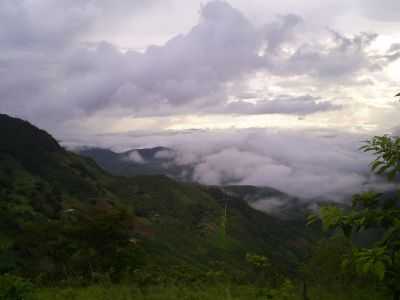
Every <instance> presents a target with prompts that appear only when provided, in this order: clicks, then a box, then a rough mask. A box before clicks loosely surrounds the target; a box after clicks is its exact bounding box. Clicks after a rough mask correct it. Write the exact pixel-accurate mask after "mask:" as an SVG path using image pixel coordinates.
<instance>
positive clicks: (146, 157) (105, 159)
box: [76, 147, 191, 181]
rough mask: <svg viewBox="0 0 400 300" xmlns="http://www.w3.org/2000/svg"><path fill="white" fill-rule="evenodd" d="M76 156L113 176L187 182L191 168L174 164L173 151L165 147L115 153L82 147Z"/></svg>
mask: <svg viewBox="0 0 400 300" xmlns="http://www.w3.org/2000/svg"><path fill="white" fill-rule="evenodd" d="M76 152H77V153H78V154H80V155H82V156H85V157H89V158H92V159H93V160H95V161H96V162H97V163H98V164H99V166H101V167H102V168H103V169H104V170H106V171H108V172H110V173H111V174H114V175H120V176H136V175H165V176H169V177H171V178H175V179H177V180H181V181H189V179H190V173H191V168H190V167H189V166H179V165H177V164H176V163H175V162H174V155H175V151H174V150H173V149H170V148H165V147H155V148H145V149H132V150H129V151H125V152H122V153H116V152H114V151H111V150H109V149H103V148H90V147H83V148H80V149H77V151H76Z"/></svg>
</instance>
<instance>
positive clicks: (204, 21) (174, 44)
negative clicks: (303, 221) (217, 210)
mask: <svg viewBox="0 0 400 300" xmlns="http://www.w3.org/2000/svg"><path fill="white" fill-rule="evenodd" d="M145 2H146V1H118V3H117V5H116V6H115V7H116V8H115V9H114V8H110V7H108V4H105V3H106V2H104V1H87V0H74V1H72V2H71V1H60V3H59V2H57V7H56V6H55V4H54V3H53V2H52V1H47V0H46V1H11V0H6V1H2V2H1V4H0V16H1V18H2V24H4V26H2V28H1V29H0V49H1V50H2V51H1V54H0V75H1V77H2V79H3V80H2V81H1V82H0V99H1V102H0V110H1V111H3V112H8V113H12V114H15V115H17V116H22V117H25V118H28V119H30V120H33V121H35V122H38V123H39V124H40V125H42V126H44V127H45V128H51V129H53V130H55V129H54V128H57V127H58V126H59V130H63V129H62V128H63V126H65V121H68V120H84V119H85V118H86V117H88V116H91V115H94V114H99V113H104V112H106V113H107V114H108V115H113V114H114V115H116V116H115V118H119V117H121V114H122V115H123V116H130V117H143V116H146V117H152V116H160V115H169V116H171V115H177V114H204V113H219V114H223V113H240V114H269V113H280V114H295V115H306V114H311V113H316V112H326V111H329V110H336V109H338V108H339V105H337V104H336V103H335V100H336V99H332V98H331V97H327V98H326V99H325V98H324V97H322V96H321V95H320V94H318V95H315V96H314V95H312V94H311V95H310V94H309V93H307V94H304V93H303V94H299V93H298V92H296V91H293V92H291V91H288V92H280V91H279V92H268V93H266V94H265V93H264V94H263V93H261V94H260V95H258V99H257V100H258V101H256V102H255V103H250V102H246V101H243V100H244V99H241V98H240V95H238V94H235V93H233V92H234V91H237V89H238V88H236V89H235V88H232V87H235V86H241V84H242V82H243V80H245V79H247V78H248V77H249V76H252V75H253V74H255V73H257V72H262V73H265V74H270V75H271V76H278V77H280V78H282V79H285V78H288V77H296V76H297V77H298V76H300V77H307V78H310V79H311V80H314V81H316V82H320V81H324V82H331V83H335V82H336V81H338V80H342V81H346V80H349V82H350V81H351V82H353V79H354V78H355V77H357V76H358V75H359V74H360V73H363V72H373V71H376V70H380V69H382V68H383V67H385V66H386V65H388V64H389V63H391V62H393V61H395V60H397V59H398V57H399V55H400V54H399V53H400V50H399V49H397V48H396V47H395V46H393V47H392V48H391V50H390V52H384V53H381V54H377V53H371V52H370V51H369V46H370V45H371V43H372V42H373V41H374V40H375V38H376V35H374V34H366V33H361V34H358V35H354V36H346V35H344V34H341V33H338V32H335V31H333V30H330V29H328V30H326V29H318V30H310V29H309V26H308V25H307V20H303V19H302V18H301V17H299V16H297V15H293V14H291V15H283V16H279V17H278V18H277V20H276V21H271V22H267V24H265V25H262V26H256V25H254V24H253V23H251V22H250V21H249V19H248V18H247V17H246V16H244V14H243V13H242V12H240V11H239V10H237V9H235V8H233V7H232V6H231V5H229V4H228V3H226V2H223V1H218V0H217V1H211V2H209V3H207V4H206V5H204V6H203V7H202V9H201V16H200V20H199V22H198V24H197V25H196V26H194V27H193V28H192V29H191V30H190V31H189V32H188V33H186V34H182V35H177V36H175V37H173V38H172V39H170V40H169V41H168V42H167V43H165V44H164V45H162V46H151V47H149V48H148V49H147V50H146V51H145V52H144V53H141V52H136V51H127V52H124V51H121V50H120V49H118V48H117V47H116V46H115V45H112V44H111V43H108V42H100V43H92V42H90V43H88V41H90V38H89V37H90V34H91V32H92V31H93V30H94V29H93V28H97V27H98V26H100V25H99V21H98V19H99V18H100V17H101V18H103V17H104V18H105V19H104V20H114V19H117V16H123V15H121V14H123V12H124V11H135V10H137V9H139V8H140V7H143V6H146V4H145ZM131 3H134V4H131ZM126 6H128V7H126ZM125 17H126V16H125ZM232 93H233V94H232ZM232 97H233V98H235V101H234V102H233V103H232V101H231V99H232ZM332 100H333V101H332Z"/></svg>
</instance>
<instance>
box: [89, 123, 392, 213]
mask: <svg viewBox="0 0 400 300" xmlns="http://www.w3.org/2000/svg"><path fill="white" fill-rule="evenodd" d="M366 138H367V136H365V135H358V134H349V133H344V132H337V131H334V130H324V131H305V130H274V129H243V130H223V131H188V132H180V133H169V134H166V133H164V134H150V133H146V134H145V135H143V136H140V135H137V134H132V135H129V134H120V135H108V136H102V137H101V138H99V139H98V141H99V144H95V145H97V146H102V147H109V146H113V147H116V145H119V146H122V147H123V148H121V149H114V150H117V151H118V150H126V149H132V148H143V147H154V146H160V145H161V146H165V147H168V148H171V149H174V152H168V153H160V155H161V156H162V157H167V158H168V159H172V160H173V161H174V162H175V164H177V165H180V166H190V167H191V168H193V180H195V181H198V182H200V183H203V184H210V185H220V184H241V185H256V186H268V187H272V188H275V189H278V190H281V191H283V192H286V193H288V194H290V195H293V196H297V197H302V198H305V199H310V200H327V199H329V200H335V201H341V200H343V199H345V198H346V197H347V199H348V197H350V196H351V195H352V194H353V193H357V192H360V191H362V190H369V189H377V190H384V189H387V188H390V187H391V186H390V185H387V184H386V183H385V180H384V179H382V178H378V177H376V176H374V175H373V174H371V172H370V170H369V163H370V162H371V161H372V159H373V157H372V156H370V155H369V154H365V153H361V152H360V151H359V147H360V146H361V145H362V141H363V140H365V139H366ZM86 142H87V140H86ZM259 204H260V205H261V206H262V205H263V204H262V203H259Z"/></svg>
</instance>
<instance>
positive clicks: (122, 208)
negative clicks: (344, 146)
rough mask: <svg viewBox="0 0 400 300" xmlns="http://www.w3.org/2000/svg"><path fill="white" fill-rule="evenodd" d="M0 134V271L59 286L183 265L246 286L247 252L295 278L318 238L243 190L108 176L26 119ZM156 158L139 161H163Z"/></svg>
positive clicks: (4, 124) (151, 154)
mask: <svg viewBox="0 0 400 300" xmlns="http://www.w3.org/2000/svg"><path fill="white" fill-rule="evenodd" d="M0 136H1V137H2V139H1V141H0V273H4V272H7V273H16V274H22V275H23V276H26V277H30V278H33V279H37V278H39V277H40V280H41V281H46V280H47V281H52V282H53V281H57V280H65V279H68V278H71V277H73V278H75V277H79V276H81V277H82V276H83V277H85V278H88V277H91V276H93V274H108V275H109V276H111V277H112V278H119V277H120V276H124V274H127V273H129V274H131V275H132V276H139V275H138V274H142V275H143V274H153V273H152V272H155V273H156V274H158V275H159V274H160V273H168V274H167V275H166V276H167V277H168V278H169V277H170V275H171V274H169V273H170V272H175V273H176V270H177V268H178V269H179V270H186V271H184V272H183V273H182V274H185V276H186V275H187V276H189V275H188V274H196V276H199V275H198V274H203V275H204V274H206V273H207V272H210V270H211V271H220V270H223V272H224V273H226V274H228V275H229V276H232V277H234V278H237V279H238V280H239V279H240V278H243V276H244V275H243V274H244V273H245V272H246V271H249V269H250V267H249V265H248V264H247V263H246V260H245V256H246V253H259V254H263V255H266V256H268V257H270V258H271V260H272V262H273V265H274V266H276V269H277V270H278V269H280V270H282V272H289V271H291V270H294V268H295V266H296V265H297V264H298V263H299V261H300V260H301V258H302V257H303V256H304V255H305V253H306V252H307V251H308V250H307V249H308V246H309V245H310V244H311V243H312V242H313V241H314V240H315V238H316V237H317V235H316V234H315V232H314V230H313V229H312V228H307V227H306V226H305V223H304V221H303V220H284V219H281V218H277V217H275V216H273V215H267V214H265V213H263V212H260V211H258V210H255V209H253V208H252V207H251V206H250V205H248V203H247V202H246V201H244V200H243V199H242V197H243V193H239V192H238V191H236V194H232V193H227V192H226V190H225V189H224V188H221V187H207V186H201V185H198V184H194V183H182V182H178V181H175V180H173V179H171V178H168V177H166V176H162V175H154V176H136V177H127V176H116V175H111V174H109V173H107V172H106V171H104V170H103V169H101V168H100V167H99V166H98V165H97V164H96V163H95V162H94V160H92V159H90V158H87V157H83V156H80V155H78V154H75V153H72V152H69V151H66V150H65V149H63V148H62V147H61V146H60V145H59V144H58V143H57V141H56V140H55V139H54V138H53V137H51V136H50V135H49V134H48V133H46V132H44V131H42V130H40V129H38V128H36V127H35V126H33V125H31V124H30V123H28V122H26V121H23V120H19V119H16V118H12V117H10V116H6V115H0ZM164 150H165V149H162V150H161V151H164ZM96 151H97V152H96V153H98V154H99V157H100V153H101V155H102V157H103V158H105V159H106V160H107V159H108V157H109V156H111V157H113V155H114V154H113V153H111V152H107V151H98V150H96ZM159 151H160V149H159V148H158V149H150V150H143V151H141V152H140V154H141V155H142V158H143V159H146V160H151V159H158V158H157V157H156V154H157V153H159ZM124 155H129V152H126V153H125V154H124ZM233 189H234V190H235V188H233ZM188 270H190V271H188ZM138 272H139V273H138ZM175 273H174V274H175ZM179 274H181V273H179ZM182 274H181V275H182ZM207 274H208V273H207ZM108 275H107V276H108ZM142 275H140V276H142ZM175 275H176V274H175ZM175 275H174V276H175ZM181 275H179V276H181ZM143 276H144V275H143ZM146 276H147V275H146ZM182 276H183V275H182ZM140 278H142V277H140ZM146 278H155V277H153V276H150V277H146ZM38 280H39V279H38ZM149 280H150V279H149Z"/></svg>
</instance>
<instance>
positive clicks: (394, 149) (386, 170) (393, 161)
mask: <svg viewBox="0 0 400 300" xmlns="http://www.w3.org/2000/svg"><path fill="white" fill-rule="evenodd" d="M361 150H363V151H364V152H372V153H373V154H374V155H375V156H376V159H375V160H374V161H373V162H372V163H371V169H372V171H374V172H376V173H377V174H387V176H388V178H389V179H390V180H393V179H394V178H395V176H396V174H397V173H399V172H400V137H391V136H388V135H384V136H375V137H373V138H372V139H371V140H369V141H367V142H366V145H364V146H362V147H361Z"/></svg>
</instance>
